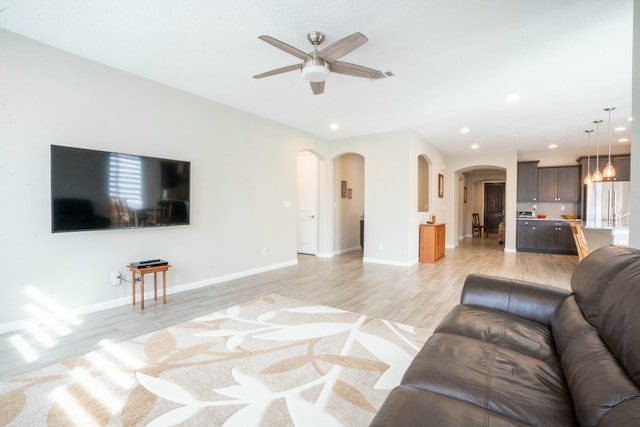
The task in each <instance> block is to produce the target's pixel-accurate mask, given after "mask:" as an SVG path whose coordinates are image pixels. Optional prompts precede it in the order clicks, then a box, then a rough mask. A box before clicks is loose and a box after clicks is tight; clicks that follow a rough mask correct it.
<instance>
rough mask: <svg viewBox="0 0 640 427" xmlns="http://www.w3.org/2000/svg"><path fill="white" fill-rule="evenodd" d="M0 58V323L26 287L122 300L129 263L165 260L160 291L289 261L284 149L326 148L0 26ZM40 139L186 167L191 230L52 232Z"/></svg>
mask: <svg viewBox="0 0 640 427" xmlns="http://www.w3.org/2000/svg"><path fill="white" fill-rule="evenodd" d="M0 58H2V60H1V61H0V75H1V76H2V78H1V79H0V195H1V200H2V202H1V203H2V208H1V209H0V224H2V227H1V228H0V242H2V243H0V245H1V246H0V260H1V261H0V262H1V268H2V272H3V277H2V280H3V286H2V287H3V298H2V299H1V300H0V326H2V325H3V324H4V325H5V326H6V325H7V324H9V323H10V322H16V321H18V320H20V319H24V318H26V315H25V313H24V311H23V308H24V305H25V304H26V303H27V302H28V300H27V298H26V296H25V293H24V288H25V286H27V285H31V286H34V287H36V288H39V289H40V290H41V291H43V292H44V293H45V294H47V295H49V296H50V297H52V298H53V299H55V300H56V301H58V302H59V303H60V304H61V305H63V306H64V307H66V308H83V309H85V310H89V309H95V308H104V307H107V306H111V305H118V304H123V303H127V302H128V301H130V295H131V288H130V287H129V286H128V285H123V286H119V287H114V286H112V285H111V284H110V271H112V270H120V271H122V272H126V271H127V270H126V268H125V266H126V265H127V264H128V263H129V262H130V261H135V260H141V259H148V258H164V259H167V260H169V261H170V262H171V264H172V265H173V267H172V268H171V270H170V271H169V274H168V286H169V287H170V288H171V287H173V288H175V287H178V286H183V288H185V287H190V286H193V287H195V286H200V285H203V284H208V283H212V282H215V281H216V280H218V279H221V278H229V277H234V276H235V275H243V274H249V273H252V272H256V271H261V270H265V269H271V268H276V267H279V266H283V265H290V264H293V263H295V262H296V220H295V218H296V208H295V201H296V152H298V151H300V150H303V149H309V150H312V151H314V152H316V153H321V154H322V153H325V152H326V143H325V142H323V141H320V140H317V139H315V138H312V137H310V136H308V135H305V134H303V133H301V132H299V131H296V130H293V129H290V128H287V127H284V126H281V125H278V124H275V123H273V122H270V121H267V120H264V119H261V118H259V117H256V116H253V115H250V114H246V113H243V112H239V111H237V110H233V109H230V108H227V107H224V106H221V105H219V104H215V103H212V102H209V101H207V100H204V99H202V98H199V97H196V96H192V95H189V94H186V93H184V92H181V91H178V90H175V89H171V88H168V87H166V86H162V85H159V84H156V83H153V82H150V81H148V80H144V79H140V78H138V77H135V76H132V75H130V74H127V73H124V72H120V71H117V70H114V69H111V68H108V67H105V66H103V65H100V64H97V63H94V62H91V61H88V60H85V59H82V58H79V57H77V56H74V55H70V54H67V53H64V52H62V51H59V50H56V49H52V48H50V47H47V46H45V45H42V44H39V43H36V42H34V41H31V40H28V39H25V38H22V37H20V36H17V35H15V34H12V33H9V32H5V31H2V30H0ZM51 144H58V145H70V146H78V147H85V148H93V149H100V150H113V151H117V152H125V153H132V154H143V155H149V156H157V157H163V158H175V159H181V160H189V161H191V172H192V182H191V204H192V210H191V225H189V226H177V227H168V228H159V229H138V230H108V231H92V232H75V233H62V234H52V233H51V224H50V212H51V207H50V182H49V181H50V176H49V174H50V159H49V156H50V154H49V152H50V151H49V150H50V145H51ZM285 201H292V207H291V208H286V207H285V206H284V202H285ZM325 233H326V231H325ZM324 241H326V239H324ZM262 248H268V252H267V255H263V254H262Z"/></svg>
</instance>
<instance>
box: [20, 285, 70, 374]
mask: <svg viewBox="0 0 640 427" xmlns="http://www.w3.org/2000/svg"><path fill="white" fill-rule="evenodd" d="M24 292H25V294H27V296H28V297H29V300H30V302H29V303H28V304H26V305H25V307H24V309H25V311H26V313H27V314H28V315H29V317H30V318H29V320H27V321H26V327H25V331H26V332H27V333H28V335H29V338H31V339H29V340H28V339H27V337H26V336H23V335H21V334H15V335H14V336H12V337H11V338H10V339H9V340H10V342H11V343H12V344H13V346H14V347H15V348H16V350H18V352H19V353H20V355H21V356H22V358H23V359H24V361H25V362H27V363H32V362H35V361H36V360H38V359H39V358H40V353H39V352H38V350H37V348H39V347H42V348H43V349H50V348H52V347H54V346H55V345H56V344H57V340H56V339H57V338H60V337H64V336H66V335H69V334H70V333H71V328H72V327H73V326H78V325H80V324H81V323H82V321H81V320H80V319H79V318H78V317H76V316H74V315H73V314H72V313H71V312H70V311H69V310H67V309H65V308H64V307H62V306H61V305H60V304H58V303H57V302H56V301H54V300H53V299H52V298H50V297H48V296H47V295H45V294H44V293H42V292H41V291H39V290H38V289H36V288H34V287H33V286H27V287H26V288H25V289H24Z"/></svg>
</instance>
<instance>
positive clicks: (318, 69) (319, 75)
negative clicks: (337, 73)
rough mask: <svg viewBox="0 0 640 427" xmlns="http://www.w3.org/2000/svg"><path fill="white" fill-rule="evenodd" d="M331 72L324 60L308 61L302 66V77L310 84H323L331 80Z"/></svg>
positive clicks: (314, 59)
mask: <svg viewBox="0 0 640 427" xmlns="http://www.w3.org/2000/svg"><path fill="white" fill-rule="evenodd" d="M329 74H331V70H330V69H329V66H327V63H326V62H325V60H324V59H322V58H313V59H307V60H305V61H304V64H303V65H302V77H304V79H305V80H306V81H309V82H315V83H319V82H323V81H325V80H327V79H328V78H329Z"/></svg>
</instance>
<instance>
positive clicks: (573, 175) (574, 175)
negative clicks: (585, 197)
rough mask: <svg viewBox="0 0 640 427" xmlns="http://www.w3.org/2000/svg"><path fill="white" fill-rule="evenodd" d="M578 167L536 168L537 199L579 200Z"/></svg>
mask: <svg viewBox="0 0 640 427" xmlns="http://www.w3.org/2000/svg"><path fill="white" fill-rule="evenodd" d="M580 189H581V188H580V167H579V166H564V167H555V168H539V169H538V201H539V202H566V203H577V202H579V201H580V193H581V191H580Z"/></svg>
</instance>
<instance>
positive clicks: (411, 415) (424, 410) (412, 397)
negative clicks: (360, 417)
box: [370, 385, 528, 427]
mask: <svg viewBox="0 0 640 427" xmlns="http://www.w3.org/2000/svg"><path fill="white" fill-rule="evenodd" d="M422 425H430V426H466V427H472V426H478V427H480V426H491V427H524V426H527V425H528V424H527V423H522V422H520V421H517V420H514V419H512V418H508V417H505V416H503V415H500V414H496V413H495V412H492V411H489V410H487V409H485V408H481V407H479V406H476V405H473V404H471V403H467V402H463V401H461V400H458V399H452V398H450V397H447V396H443V395H441V394H436V393H433V392H431V391H428V390H421V389H417V388H413V387H407V386H402V385H401V386H398V387H396V388H394V389H393V390H392V391H391V393H390V394H389V396H388V397H387V400H386V401H385V404H384V405H383V406H382V408H380V411H379V412H378V413H377V414H376V416H375V418H374V419H373V421H372V422H371V424H370V427H378V426H385V427H396V426H397V427H408V426H422Z"/></svg>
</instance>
